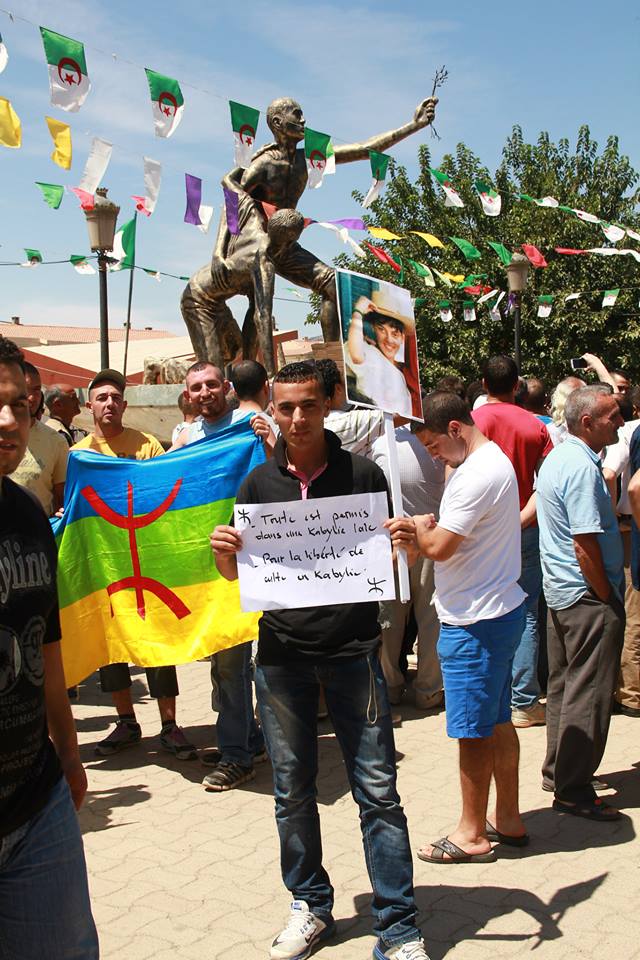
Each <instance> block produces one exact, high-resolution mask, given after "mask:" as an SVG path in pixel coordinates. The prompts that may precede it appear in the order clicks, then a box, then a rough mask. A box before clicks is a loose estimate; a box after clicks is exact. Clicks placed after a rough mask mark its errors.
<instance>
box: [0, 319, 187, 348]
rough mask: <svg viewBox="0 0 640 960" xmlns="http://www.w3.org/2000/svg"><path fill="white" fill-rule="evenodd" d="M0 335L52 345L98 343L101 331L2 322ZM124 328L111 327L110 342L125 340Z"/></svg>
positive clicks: (159, 334)
mask: <svg viewBox="0 0 640 960" xmlns="http://www.w3.org/2000/svg"><path fill="white" fill-rule="evenodd" d="M0 334H1V335H2V336H3V337H7V339H8V340H15V341H16V342H17V343H20V342H21V341H25V340H36V341H38V342H39V341H42V340H47V341H49V342H50V343H52V342H53V343H97V342H98V341H99V340H100V330H99V329H98V327H63V326H60V327H59V326H55V325H53V324H47V325H46V326H45V325H44V324H43V325H40V324H36V323H3V322H1V321H0ZM124 335H125V328H124V327H109V341H110V342H112V343H116V342H118V341H121V340H124ZM174 336H175V334H174V333H168V332H167V331H166V330H136V329H134V328H132V329H131V331H130V333H129V339H130V340H161V339H162V338H164V337H174Z"/></svg>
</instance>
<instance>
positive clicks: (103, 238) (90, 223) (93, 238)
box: [84, 187, 120, 370]
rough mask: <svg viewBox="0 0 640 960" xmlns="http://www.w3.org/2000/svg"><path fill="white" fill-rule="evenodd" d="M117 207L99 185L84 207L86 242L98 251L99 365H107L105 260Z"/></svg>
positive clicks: (106, 259) (114, 224)
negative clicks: (89, 204)
mask: <svg viewBox="0 0 640 960" xmlns="http://www.w3.org/2000/svg"><path fill="white" fill-rule="evenodd" d="M119 213H120V207H118V206H117V205H116V204H115V203H113V201H112V200H109V199H108V198H107V188H106V187H98V189H97V190H96V195H95V203H94V206H93V207H91V209H86V210H85V211H84V215H85V217H86V218H87V229H88V231H89V245H90V247H91V250H92V252H93V253H97V254H98V279H99V282H100V367H101V369H102V370H106V369H107V367H108V366H109V307H108V301H107V264H108V262H109V257H108V256H107V254H108V253H111V252H112V250H113V238H114V237H115V233H116V221H117V219H118V214H119Z"/></svg>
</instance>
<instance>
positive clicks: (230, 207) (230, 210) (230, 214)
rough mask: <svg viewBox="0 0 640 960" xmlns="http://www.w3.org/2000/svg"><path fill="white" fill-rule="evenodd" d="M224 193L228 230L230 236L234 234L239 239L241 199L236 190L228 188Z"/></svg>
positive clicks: (225, 188) (224, 188)
mask: <svg viewBox="0 0 640 960" xmlns="http://www.w3.org/2000/svg"><path fill="white" fill-rule="evenodd" d="M222 192H223V193H224V209H225V214H226V218H227V229H228V231H229V233H230V234H232V235H233V236H234V237H237V236H238V234H239V233H240V224H239V222H238V212H239V204H240V198H239V197H238V194H237V193H236V192H235V190H230V189H229V188H228V187H223V188H222Z"/></svg>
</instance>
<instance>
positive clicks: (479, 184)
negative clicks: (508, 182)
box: [475, 180, 502, 217]
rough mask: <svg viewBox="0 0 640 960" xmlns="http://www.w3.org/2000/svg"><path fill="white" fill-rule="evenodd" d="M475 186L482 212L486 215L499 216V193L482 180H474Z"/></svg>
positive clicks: (500, 205) (500, 204)
mask: <svg viewBox="0 0 640 960" xmlns="http://www.w3.org/2000/svg"><path fill="white" fill-rule="evenodd" d="M475 188H476V190H477V191H478V196H479V197H480V203H481V204H482V209H483V211H484V213H486V215H487V216H488V217H498V216H500V210H501V209H502V197H501V196H500V194H499V193H496V191H495V190H494V189H493V187H492V186H491V185H490V184H488V183H485V182H484V181H483V180H476V182H475Z"/></svg>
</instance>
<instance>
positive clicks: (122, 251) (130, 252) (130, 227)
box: [109, 217, 136, 271]
mask: <svg viewBox="0 0 640 960" xmlns="http://www.w3.org/2000/svg"><path fill="white" fill-rule="evenodd" d="M113 256H114V257H115V259H116V260H117V261H118V262H117V263H114V264H110V265H109V269H110V270H112V271H117V270H127V269H131V268H133V267H135V265H136V218H135V217H134V218H133V220H129V221H128V223H125V224H123V226H122V227H120V229H119V230H118V232H117V233H116V235H115V237H114V240H113Z"/></svg>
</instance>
